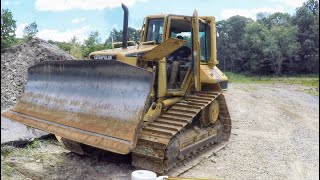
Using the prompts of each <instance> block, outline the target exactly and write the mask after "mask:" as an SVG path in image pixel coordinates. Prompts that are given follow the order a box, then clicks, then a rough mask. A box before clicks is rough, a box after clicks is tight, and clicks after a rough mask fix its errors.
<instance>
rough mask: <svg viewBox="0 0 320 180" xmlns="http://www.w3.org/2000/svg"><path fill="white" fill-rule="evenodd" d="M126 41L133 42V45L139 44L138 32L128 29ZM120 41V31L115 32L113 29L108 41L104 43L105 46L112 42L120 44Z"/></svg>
mask: <svg viewBox="0 0 320 180" xmlns="http://www.w3.org/2000/svg"><path fill="white" fill-rule="evenodd" d="M128 40H129V41H134V42H135V43H137V42H139V40H140V30H136V29H134V28H131V27H128ZM121 41H122V30H120V31H117V30H116V29H115V28H113V29H112V30H111V32H110V34H109V37H108V39H106V41H105V45H108V44H110V45H111V43H112V42H121Z"/></svg>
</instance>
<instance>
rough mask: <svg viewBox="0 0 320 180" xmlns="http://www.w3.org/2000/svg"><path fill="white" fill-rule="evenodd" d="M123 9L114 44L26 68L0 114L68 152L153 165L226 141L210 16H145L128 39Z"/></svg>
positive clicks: (157, 168)
mask: <svg viewBox="0 0 320 180" xmlns="http://www.w3.org/2000/svg"><path fill="white" fill-rule="evenodd" d="M122 8H123V11H124V20H123V37H122V42H120V43H119V42H115V43H113V45H112V49H107V50H101V51H96V52H92V53H90V54H89V56H88V58H87V59H84V60H62V61H43V62H41V63H38V64H36V65H34V66H32V67H30V68H28V78H27V84H26V87H25V90H24V93H23V95H22V96H21V98H20V99H19V102H18V103H17V104H16V105H15V106H13V107H12V108H10V109H9V110H8V111H6V112H4V113H3V114H2V115H3V116H4V117H6V118H8V119H11V120H14V121H17V122H20V123H22V124H25V125H27V126H30V127H32V128H36V129H40V130H43V131H46V132H49V133H52V134H54V135H56V136H57V137H61V140H62V142H63V143H64V144H65V146H66V148H67V149H70V150H71V151H74V152H77V153H83V148H82V147H84V146H89V147H94V148H98V149H102V150H106V151H110V152H114V153H118V154H124V155H127V154H131V156H132V165H133V166H135V167H138V168H142V169H147V170H152V171H154V172H157V173H165V172H167V171H169V170H170V169H173V168H175V167H176V166H179V165H181V164H183V163H184V162H186V161H189V159H191V158H192V157H194V156H197V155H199V154H201V153H202V152H203V151H204V150H206V149H208V148H212V147H214V146H216V145H220V146H221V145H224V144H226V143H227V141H228V139H229V136H230V133H231V118H230V115H229V111H228V108H227V104H226V101H225V97H224V92H225V91H226V90H227V85H228V78H227V77H226V76H225V74H223V73H222V72H221V71H220V70H219V69H218V67H217V66H216V65H217V64H218V60H217V48H216V31H215V17H213V16H198V12H197V11H196V10H194V13H193V15H192V16H182V15H173V14H160V15H150V16H147V17H145V19H144V21H143V26H142V28H141V34H140V42H139V43H137V44H135V42H132V41H129V40H128V33H127V32H128V31H127V30H128V16H129V11H128V8H127V7H126V6H125V5H124V4H122ZM116 45H120V46H121V47H118V48H117V47H116ZM81 148H82V149H81Z"/></svg>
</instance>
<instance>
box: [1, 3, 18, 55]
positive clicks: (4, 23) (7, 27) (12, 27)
mask: <svg viewBox="0 0 320 180" xmlns="http://www.w3.org/2000/svg"><path fill="white" fill-rule="evenodd" d="M16 28H17V27H16V21H15V20H14V19H13V16H12V13H11V11H10V10H9V9H1V49H3V48H7V47H10V46H11V45H13V44H14V42H15V31H16Z"/></svg>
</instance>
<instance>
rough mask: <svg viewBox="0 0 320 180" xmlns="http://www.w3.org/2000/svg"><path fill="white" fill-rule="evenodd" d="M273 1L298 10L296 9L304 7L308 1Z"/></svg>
mask: <svg viewBox="0 0 320 180" xmlns="http://www.w3.org/2000/svg"><path fill="white" fill-rule="evenodd" d="M271 1H273V2H279V3H282V4H285V5H287V6H290V7H294V8H296V7H299V6H302V4H303V3H304V2H306V1H307V0H271Z"/></svg>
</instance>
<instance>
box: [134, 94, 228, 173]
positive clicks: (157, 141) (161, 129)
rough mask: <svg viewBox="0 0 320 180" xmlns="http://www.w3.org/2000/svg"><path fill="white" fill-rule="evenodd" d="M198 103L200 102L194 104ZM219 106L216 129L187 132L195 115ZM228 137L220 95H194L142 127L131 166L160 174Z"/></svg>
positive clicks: (225, 140) (225, 110) (223, 104)
mask: <svg viewBox="0 0 320 180" xmlns="http://www.w3.org/2000/svg"><path fill="white" fill-rule="evenodd" d="M199 99H201V100H203V102H198V101H199ZM215 100H218V101H219V104H220V106H219V107H220V111H219V112H220V117H221V119H220V121H221V123H218V124H217V126H208V127H202V128H201V127H196V126H194V127H193V128H191V129H190V127H189V128H188V126H187V125H188V124H191V123H192V122H193V121H194V120H195V118H196V116H197V114H198V113H200V112H201V111H203V110H204V109H205V108H207V107H208V106H209V105H210V104H211V103H212V102H213V101H215ZM230 133H231V119H230V115H229V112H228V108H227V106H226V103H225V99H224V96H223V94H222V93H221V92H195V93H194V94H192V95H186V96H185V100H181V101H180V102H178V103H176V104H175V105H173V106H172V107H171V108H169V110H168V111H166V112H164V113H163V114H162V115H161V116H160V117H159V118H158V119H156V120H155V121H153V122H152V123H150V124H148V125H147V126H146V127H144V128H143V129H142V131H141V133H140V134H139V140H138V143H137V147H136V148H135V149H133V152H132V164H133V165H134V166H137V167H140V168H147V169H151V170H153V171H155V172H157V173H160V174H161V173H164V172H166V171H168V170H170V169H171V168H173V167H175V166H179V165H181V164H183V162H184V161H186V160H187V159H190V158H192V157H194V156H196V155H198V154H199V153H200V152H202V151H203V150H205V149H206V148H209V147H212V146H213V145H215V144H220V145H224V144H226V142H227V140H228V138H229V136H230Z"/></svg>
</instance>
